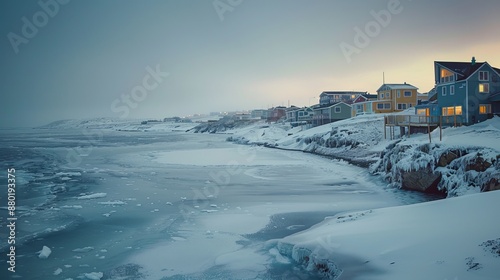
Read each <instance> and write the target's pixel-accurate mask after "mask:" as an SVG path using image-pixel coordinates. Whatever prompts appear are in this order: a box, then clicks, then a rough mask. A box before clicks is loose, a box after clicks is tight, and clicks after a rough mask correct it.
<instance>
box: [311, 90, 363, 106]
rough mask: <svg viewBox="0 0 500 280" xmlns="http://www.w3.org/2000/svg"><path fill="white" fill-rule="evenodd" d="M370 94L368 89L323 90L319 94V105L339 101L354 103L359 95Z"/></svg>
mask: <svg viewBox="0 0 500 280" xmlns="http://www.w3.org/2000/svg"><path fill="white" fill-rule="evenodd" d="M367 95H369V94H368V93H367V92H366V91H323V92H322V93H321V94H320V95H319V105H321V106H325V105H330V104H334V103H338V102H344V103H346V104H352V103H354V100H356V99H357V98H359V96H367Z"/></svg>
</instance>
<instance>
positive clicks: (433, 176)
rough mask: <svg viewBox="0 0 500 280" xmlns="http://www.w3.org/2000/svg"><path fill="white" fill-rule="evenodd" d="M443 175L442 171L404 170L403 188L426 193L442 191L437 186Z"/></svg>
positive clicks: (402, 175) (402, 174)
mask: <svg viewBox="0 0 500 280" xmlns="http://www.w3.org/2000/svg"><path fill="white" fill-rule="evenodd" d="M441 177H442V175H441V173H439V172H432V171H429V170H415V171H403V172H401V188H402V189H407V190H414V191H419V192H425V193H442V191H439V190H438V188H437V186H438V184H439V182H440V181H441Z"/></svg>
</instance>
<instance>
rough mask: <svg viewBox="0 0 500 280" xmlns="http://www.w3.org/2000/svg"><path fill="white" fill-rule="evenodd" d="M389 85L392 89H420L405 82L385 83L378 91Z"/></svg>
mask: <svg viewBox="0 0 500 280" xmlns="http://www.w3.org/2000/svg"><path fill="white" fill-rule="evenodd" d="M385 86H386V87H389V88H390V89H418V88H417V87H415V86H413V85H410V84H407V83H404V84H383V85H381V86H380V87H379V88H378V89H377V92H379V91H381V89H382V88H383V87H385Z"/></svg>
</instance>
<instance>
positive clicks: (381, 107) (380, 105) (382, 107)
mask: <svg viewBox="0 0 500 280" xmlns="http://www.w3.org/2000/svg"><path fill="white" fill-rule="evenodd" d="M377 109H378V110H387V109H391V103H378V104H377Z"/></svg>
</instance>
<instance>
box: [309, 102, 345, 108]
mask: <svg viewBox="0 0 500 280" xmlns="http://www.w3.org/2000/svg"><path fill="white" fill-rule="evenodd" d="M340 104H344V105H347V106H349V107H351V105H349V104H347V103H345V102H342V101H340V102H335V103H330V104H325V105H320V106H318V107H315V108H313V109H314V110H320V109H325V108H330V107H335V106H337V105H340Z"/></svg>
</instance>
